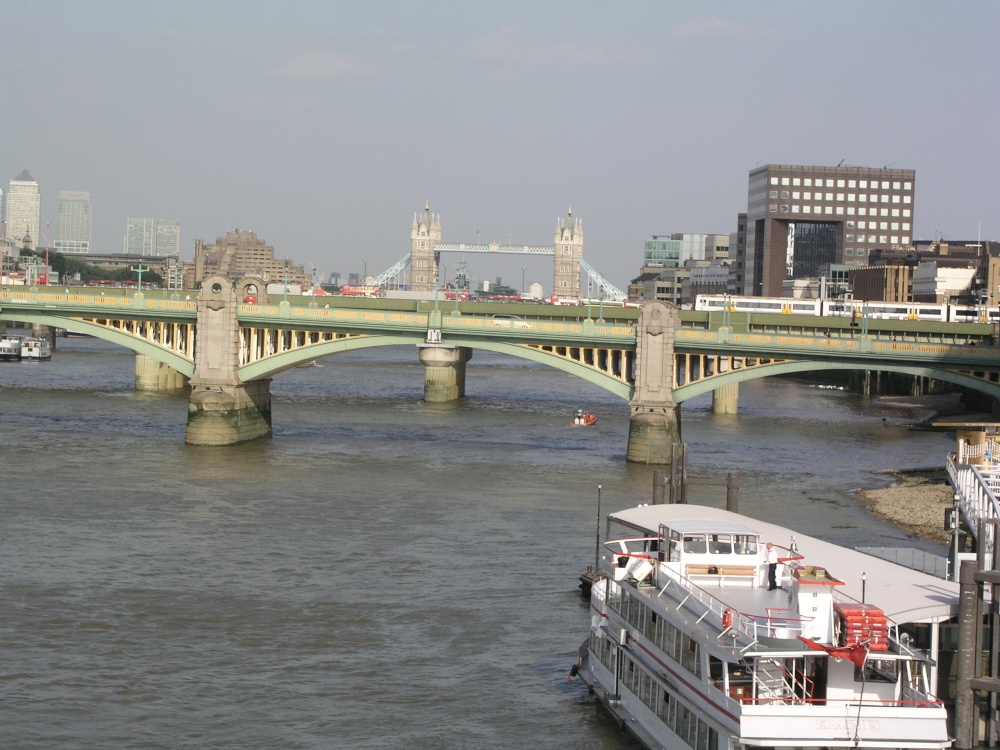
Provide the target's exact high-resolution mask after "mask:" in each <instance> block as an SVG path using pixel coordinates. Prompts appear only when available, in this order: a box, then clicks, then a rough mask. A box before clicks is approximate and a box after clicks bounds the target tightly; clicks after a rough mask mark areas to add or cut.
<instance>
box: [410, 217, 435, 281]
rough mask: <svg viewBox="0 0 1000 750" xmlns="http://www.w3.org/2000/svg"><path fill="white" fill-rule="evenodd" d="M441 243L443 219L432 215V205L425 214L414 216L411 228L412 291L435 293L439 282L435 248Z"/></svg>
mask: <svg viewBox="0 0 1000 750" xmlns="http://www.w3.org/2000/svg"><path fill="white" fill-rule="evenodd" d="M440 241H441V217H440V215H439V216H435V215H434V214H432V213H431V209H430V203H429V202H428V203H425V204H424V212H423V213H422V214H420V215H419V216H418V215H417V214H414V215H413V226H412V227H411V228H410V289H412V290H413V291H415V292H433V291H434V287H435V286H437V281H438V255H439V253H437V252H436V251H435V250H434V248H435V246H436V245H437V243H439V242H440Z"/></svg>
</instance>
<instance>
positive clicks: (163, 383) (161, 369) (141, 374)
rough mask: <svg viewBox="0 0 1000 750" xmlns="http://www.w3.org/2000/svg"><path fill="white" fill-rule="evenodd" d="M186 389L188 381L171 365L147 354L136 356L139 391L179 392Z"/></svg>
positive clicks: (136, 385)
mask: <svg viewBox="0 0 1000 750" xmlns="http://www.w3.org/2000/svg"><path fill="white" fill-rule="evenodd" d="M186 387H187V379H186V378H185V377H184V376H183V375H181V374H180V373H179V372H177V370H175V369H174V368H173V367H171V366H170V365H165V364H163V363H162V362H160V361H159V360H157V359H154V358H153V357H150V356H147V355H145V354H136V355H135V389H136V390H137V391H179V390H181V389H182V388H186Z"/></svg>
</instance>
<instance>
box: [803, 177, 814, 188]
mask: <svg viewBox="0 0 1000 750" xmlns="http://www.w3.org/2000/svg"><path fill="white" fill-rule="evenodd" d="M802 184H803V185H805V186H806V187H812V184H813V181H812V177H806V178H805V179H804V180H802Z"/></svg>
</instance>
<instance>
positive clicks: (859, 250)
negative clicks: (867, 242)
mask: <svg viewBox="0 0 1000 750" xmlns="http://www.w3.org/2000/svg"><path fill="white" fill-rule="evenodd" d="M864 254H865V249H864V248H863V247H859V248H858V255H864Z"/></svg>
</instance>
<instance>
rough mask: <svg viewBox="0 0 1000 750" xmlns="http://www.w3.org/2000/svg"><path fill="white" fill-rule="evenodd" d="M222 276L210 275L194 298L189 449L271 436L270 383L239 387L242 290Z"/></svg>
mask: <svg viewBox="0 0 1000 750" xmlns="http://www.w3.org/2000/svg"><path fill="white" fill-rule="evenodd" d="M245 282H246V280H244V282H236V283H234V282H232V281H230V280H229V279H228V278H226V277H225V276H209V277H208V278H206V279H205V280H204V281H203V282H202V289H201V293H200V294H199V295H198V333H199V338H198V343H197V346H196V347H195V356H194V359H195V375H194V377H193V378H191V396H190V399H189V402H188V419H187V434H186V437H185V442H187V443H188V444H189V445H232V444H234V443H242V442H244V441H247V440H254V439H256V438H259V437H268V436H270V435H271V380H270V378H267V379H261V380H252V381H249V382H246V383H242V382H240V380H239V377H238V376H237V372H236V368H237V366H238V364H239V345H240V342H239V323H238V322H237V318H236V313H237V308H238V305H239V304H240V302H241V301H242V300H243V298H244V296H245V295H244V294H243V292H244V291H245V290H244V289H243V288H242V286H241V284H242V283H245Z"/></svg>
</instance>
